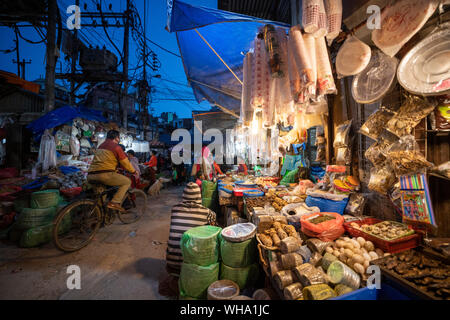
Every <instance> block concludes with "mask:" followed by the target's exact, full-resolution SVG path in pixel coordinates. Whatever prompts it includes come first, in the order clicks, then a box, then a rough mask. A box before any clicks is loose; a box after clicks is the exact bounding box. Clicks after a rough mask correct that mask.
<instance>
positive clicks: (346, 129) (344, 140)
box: [333, 120, 352, 148]
mask: <svg viewBox="0 0 450 320" xmlns="http://www.w3.org/2000/svg"><path fill="white" fill-rule="evenodd" d="M351 126H352V120H347V121H345V122H344V123H343V124H341V125H339V126H338V127H337V129H336V138H334V143H333V147H335V148H340V147H347V146H349V144H350V138H349V134H350V129H351Z"/></svg>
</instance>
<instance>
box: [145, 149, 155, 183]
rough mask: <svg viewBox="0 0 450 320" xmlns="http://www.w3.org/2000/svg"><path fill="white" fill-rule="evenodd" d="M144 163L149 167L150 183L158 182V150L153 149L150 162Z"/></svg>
mask: <svg viewBox="0 0 450 320" xmlns="http://www.w3.org/2000/svg"><path fill="white" fill-rule="evenodd" d="M144 165H146V166H147V167H148V170H149V175H150V185H152V184H154V183H155V182H156V170H157V169H158V168H157V166H158V159H157V158H156V152H155V151H153V150H152V151H151V157H150V160H149V161H148V162H145V163H144Z"/></svg>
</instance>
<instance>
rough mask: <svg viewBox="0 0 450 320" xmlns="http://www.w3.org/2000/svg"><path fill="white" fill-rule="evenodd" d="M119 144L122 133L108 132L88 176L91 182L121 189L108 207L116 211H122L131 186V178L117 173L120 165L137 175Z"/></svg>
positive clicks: (97, 151) (96, 153) (96, 152)
mask: <svg viewBox="0 0 450 320" xmlns="http://www.w3.org/2000/svg"><path fill="white" fill-rule="evenodd" d="M119 142H120V133H119V132H118V131H116V130H110V131H108V133H107V135H106V140H105V142H103V143H102V144H101V145H100V146H99V147H98V149H97V150H96V151H95V154H94V159H93V160H92V163H91V165H90V167H89V170H88V176H87V180H88V181H89V182H100V183H102V184H104V185H106V186H115V187H119V189H118V190H117V192H116V193H115V194H114V196H113V198H112V199H111V201H110V202H109V203H108V205H107V207H108V208H110V209H115V210H122V202H123V200H124V199H125V196H126V193H127V191H128V189H129V188H130V185H131V180H130V179H129V178H127V177H126V176H124V175H122V174H119V173H117V172H116V170H117V168H118V167H119V165H120V166H122V167H123V169H125V170H126V171H128V172H130V173H131V174H136V170H135V169H134V168H133V166H132V165H131V163H130V161H129V160H128V157H127V156H126V154H125V152H123V150H122V148H121V147H120V146H119Z"/></svg>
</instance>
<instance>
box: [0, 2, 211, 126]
mask: <svg viewBox="0 0 450 320" xmlns="http://www.w3.org/2000/svg"><path fill="white" fill-rule="evenodd" d="M57 1H58V5H59V8H60V11H61V15H62V20H63V25H64V28H65V21H66V20H67V16H68V15H67V14H66V8H67V7H68V6H70V5H72V4H75V0H57ZM146 1H147V19H146V21H147V27H146V29H147V38H149V39H150V40H152V41H154V42H155V43H157V44H158V45H160V46H162V47H164V48H165V49H167V50H169V51H172V52H174V53H176V54H178V55H179V54H180V52H179V49H178V45H177V41H176V36H175V34H174V33H169V32H168V31H166V30H165V26H166V0H146ZM96 2H97V0H80V7H81V10H82V11H83V7H84V3H86V4H87V5H88V11H94V10H95V3H96ZM134 2H135V4H136V7H137V8H138V11H139V14H140V17H141V21H142V25H143V26H144V0H134ZM184 2H186V3H189V4H192V5H194V6H205V7H211V8H217V0H184ZM110 3H111V4H112V11H113V12H117V11H123V10H125V7H126V0H102V8H103V10H104V11H108V10H107V6H108V5H109V4H110ZM97 21H99V20H97ZM88 22H89V21H82V23H88ZM107 30H108V33H109V35H110V37H111V38H112V40H113V41H114V42H115V44H116V46H117V47H118V48H119V49H121V50H122V47H123V28H108V29H107ZM20 31H21V34H22V35H23V36H24V37H25V38H27V39H29V40H32V41H38V40H40V37H39V36H38V34H37V32H36V31H35V30H34V29H33V28H21V29H20ZM80 32H81V38H82V39H86V40H87V41H88V43H86V41H84V42H85V44H87V45H88V44H92V45H93V46H95V45H98V46H100V47H102V46H103V45H106V47H107V48H108V50H110V51H111V52H113V53H114V54H116V55H118V54H117V51H116V50H115V49H114V47H113V46H112V45H111V43H110V42H109V40H108V38H107V37H106V36H105V33H104V31H103V28H92V27H82V28H81V30H80ZM0 38H1V39H2V41H1V45H0V50H6V49H12V48H14V47H15V44H14V39H15V35H14V31H13V29H12V28H7V27H0ZM147 45H148V46H149V48H150V49H152V50H153V51H154V52H155V53H156V54H157V55H158V59H159V60H160V61H161V69H160V70H159V71H157V72H154V73H153V75H157V74H159V75H161V77H162V79H158V78H153V79H152V85H154V86H155V89H156V92H155V93H154V94H153V103H152V105H151V107H152V108H154V113H153V114H154V115H159V114H160V113H161V112H164V111H173V112H176V113H177V114H178V116H179V117H182V118H186V117H191V111H192V110H208V109H209V108H210V104H209V103H208V102H206V101H205V102H202V103H201V104H198V103H197V102H196V101H195V100H194V95H193V93H192V89H191V88H190V87H188V84H187V80H186V75H185V73H184V69H183V64H182V62H181V59H180V58H178V57H176V56H175V55H172V54H170V53H168V52H166V51H164V50H162V49H160V48H158V47H157V46H156V45H154V44H152V43H150V42H147ZM19 47H20V60H22V59H27V60H28V59H31V60H32V63H31V64H28V65H27V66H26V79H27V80H30V81H32V80H35V79H37V78H39V77H43V78H44V77H45V54H46V51H45V43H41V44H30V43H27V42H26V41H24V40H22V39H19ZM193 49H194V48H193ZM137 51H138V49H137V46H136V44H135V43H134V40H133V39H132V37H130V58H129V68H130V69H132V68H134V67H135V66H136V65H137V62H138V56H137V54H136V52H137ZM13 59H16V53H15V51H13V52H11V53H8V54H5V53H0V70H5V71H8V72H13V73H17V65H16V64H14V63H13V62H12V60H13ZM61 68H62V70H63V71H70V60H68V61H66V60H65V59H64V54H62V55H61V57H60V58H58V62H57V68H56V72H57V73H60V72H61ZM121 68H122V66H120V67H119V70H121ZM140 71H142V69H141V70H140ZM150 72H152V71H151V70H150ZM132 75H133V72H132V71H130V76H132ZM139 75H140V74H139V73H137V74H136V75H135V76H136V77H139ZM163 79H166V80H170V81H174V82H177V83H179V84H175V83H172V82H169V81H165V80H163ZM67 84H68V82H67ZM68 87H69V86H68ZM133 90H134V88H130V89H129V92H130V91H133ZM81 93H82V90H80V91H78V92H77V94H81ZM161 99H183V100H184V99H192V101H164V100H161Z"/></svg>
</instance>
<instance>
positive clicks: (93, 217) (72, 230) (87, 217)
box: [53, 199, 102, 252]
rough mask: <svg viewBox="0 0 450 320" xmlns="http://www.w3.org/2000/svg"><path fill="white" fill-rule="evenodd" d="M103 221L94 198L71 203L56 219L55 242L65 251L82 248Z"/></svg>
mask: <svg viewBox="0 0 450 320" xmlns="http://www.w3.org/2000/svg"><path fill="white" fill-rule="evenodd" d="M101 222H102V216H101V211H100V208H99V206H98V205H97V204H96V202H95V201H94V200H89V199H84V200H80V201H76V202H74V203H71V204H69V205H68V206H66V207H65V208H64V209H62V210H61V211H60V212H59V214H58V215H57V216H56V218H55V220H54V228H53V242H54V243H55V246H56V247H57V248H58V249H60V250H62V251H64V252H73V251H77V250H80V249H81V248H83V247H85V246H86V245H88V244H89V242H91V240H92V239H93V238H94V235H95V234H96V233H97V231H98V229H99V228H100V225H101Z"/></svg>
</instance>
